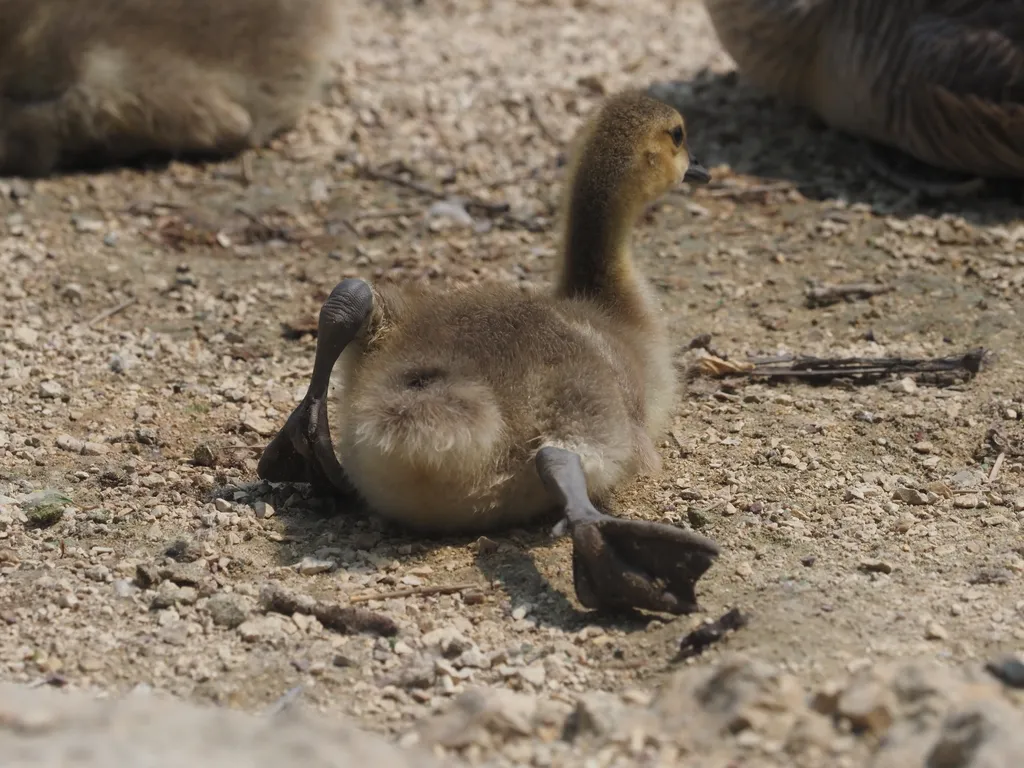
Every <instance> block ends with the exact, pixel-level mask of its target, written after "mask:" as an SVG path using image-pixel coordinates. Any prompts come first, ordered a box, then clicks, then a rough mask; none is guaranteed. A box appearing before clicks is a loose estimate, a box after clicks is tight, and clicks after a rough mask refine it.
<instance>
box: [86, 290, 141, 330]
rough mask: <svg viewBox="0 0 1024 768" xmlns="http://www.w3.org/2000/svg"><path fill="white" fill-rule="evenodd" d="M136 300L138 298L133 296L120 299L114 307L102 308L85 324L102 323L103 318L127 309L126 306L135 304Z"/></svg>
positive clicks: (90, 325)
mask: <svg viewBox="0 0 1024 768" xmlns="http://www.w3.org/2000/svg"><path fill="white" fill-rule="evenodd" d="M136 302H138V299H137V298H135V297H134V296H133V297H132V298H130V299H127V300H125V301H122V302H121V303H120V304H118V305H117V306H116V307H111V308H110V309H105V310H103V311H102V312H100V313H99V314H98V315H96V317H94V318H93V319H92V320H89V321H88V322H87V323H86V324H85V325H86V327H87V328H92V327H93V326H94V325H98V324H99V323H102V322H103V321H104V320H106V319H108V318H111V317H113V316H114V315H116V314H118V313H120V312H124V311H125V310H126V309H128V307H131V306H133V305H135V303H136Z"/></svg>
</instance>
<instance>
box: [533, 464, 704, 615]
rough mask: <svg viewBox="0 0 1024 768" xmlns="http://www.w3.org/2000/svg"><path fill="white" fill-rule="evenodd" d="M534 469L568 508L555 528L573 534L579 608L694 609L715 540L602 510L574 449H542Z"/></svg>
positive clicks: (573, 565)
mask: <svg viewBox="0 0 1024 768" xmlns="http://www.w3.org/2000/svg"><path fill="white" fill-rule="evenodd" d="M537 471H538V473H539V474H540V477H541V480H542V481H543V482H544V485H545V486H546V487H547V488H548V490H549V491H550V492H551V495H552V496H553V497H554V498H555V499H557V500H558V502H559V503H560V504H561V505H562V506H563V508H564V510H565V519H564V520H563V521H562V522H561V523H559V525H558V526H557V527H556V531H558V532H561V531H566V530H567V531H568V532H569V533H570V534H571V535H572V542H573V553H572V570H573V580H574V582H575V585H576V596H577V597H578V598H579V601H580V602H581V603H582V604H583V605H584V606H586V607H587V608H594V609H604V610H625V609H636V608H642V609H645V610H649V611H662V612H665V613H674V614H680V613H690V612H692V611H695V610H697V596H696V593H695V591H694V587H695V586H696V583H697V581H698V580H699V579H700V577H701V576H703V575H704V573H705V572H706V571H707V569H708V568H710V567H711V564H712V563H713V562H714V560H715V557H717V555H718V547H717V546H716V545H715V543H714V542H713V541H711V540H710V539H706V538H704V537H703V536H698V535H697V534H694V533H691V532H690V531H684V530H682V529H680V528H676V527H675V526H671V525H663V524H660V523H651V522H647V521H642V520H625V519H622V518H617V517H612V516H611V515H606V514H603V513H601V512H599V511H598V510H597V509H595V508H594V505H593V504H591V502H590V498H589V496H588V495H587V486H586V478H585V476H584V474H583V465H582V463H581V462H580V457H579V456H578V455H577V454H575V453H573V452H571V451H567V450H564V449H562V448H552V447H547V448H542V449H541V450H540V451H539V452H538V453H537Z"/></svg>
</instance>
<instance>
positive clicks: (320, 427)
mask: <svg viewBox="0 0 1024 768" xmlns="http://www.w3.org/2000/svg"><path fill="white" fill-rule="evenodd" d="M372 309H373V292H372V291H371V289H370V286H369V285H368V284H367V283H365V282H363V281H362V280H356V279H354V278H353V279H349V280H343V281H342V282H340V283H338V285H336V286H335V288H334V290H333V291H331V295H330V296H328V297H327V301H325V302H324V305H323V306H322V307H321V308H320V320H319V324H318V329H317V339H316V357H315V359H314V362H313V375H312V376H311V377H310V380H309V387H308V388H307V389H306V396H305V397H303V398H302V402H301V403H299V406H298V407H297V408H296V409H295V410H294V411H293V412H292V415H291V416H289V417H288V421H286V422H285V425H284V427H283V428H282V429H281V431H280V432H278V433H277V435H275V436H274V439H273V440H271V441H270V444H269V445H267V447H266V448H265V449H264V451H263V455H262V456H261V457H260V463H259V465H258V466H257V467H256V474H257V475H258V476H259V477H261V478H262V479H264V480H270V481H271V482H279V483H288V482H291V483H310V484H311V485H312V486H313V487H314V488H315V489H316V491H317V492H318V493H341V494H349V493H351V492H352V485H351V483H349V481H348V478H347V477H346V476H345V470H343V469H342V467H341V464H339V463H338V458H337V456H335V454H334V447H333V445H332V443H331V430H330V425H329V424H328V421H327V402H326V400H327V388H328V386H329V385H330V382H331V371H332V370H333V368H334V364H335V363H336V362H337V361H338V358H339V357H340V356H341V353H342V352H343V351H344V349H345V347H346V346H348V344H349V342H351V341H352V339H354V338H355V336H356V334H357V333H359V329H360V328H361V327H362V325H363V323H364V322H365V321H366V318H367V316H369V314H370V311H371V310H372Z"/></svg>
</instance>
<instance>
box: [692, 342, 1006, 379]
mask: <svg viewBox="0 0 1024 768" xmlns="http://www.w3.org/2000/svg"><path fill="white" fill-rule="evenodd" d="M985 352H986V350H984V349H982V348H979V349H973V350H971V351H970V352H968V353H966V354H963V355H953V356H950V357H940V358H932V359H927V358H926V359H916V358H907V357H842V358H829V357H804V356H800V357H793V356H786V357H779V358H769V359H767V360H754V361H749V362H735V361H732V360H723V359H722V358H720V357H713V356H708V357H703V358H701V359H700V360H698V361H697V362H696V363H694V366H693V367H694V370H695V371H696V372H697V373H699V374H703V375H705V376H712V377H715V378H724V377H726V376H749V377H751V378H753V377H765V378H768V379H805V380H812V381H830V380H832V379H836V378H840V377H842V378H853V379H857V380H860V381H861V382H865V381H877V380H878V379H881V378H884V377H886V376H892V375H895V374H918V373H954V372H964V373H967V374H968V375H969V376H974V375H975V374H977V373H978V372H979V371H980V370H981V364H982V360H983V359H984V357H985Z"/></svg>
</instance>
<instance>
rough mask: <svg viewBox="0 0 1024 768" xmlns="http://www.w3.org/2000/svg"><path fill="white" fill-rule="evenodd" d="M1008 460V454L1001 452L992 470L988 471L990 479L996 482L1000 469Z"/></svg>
mask: <svg viewBox="0 0 1024 768" xmlns="http://www.w3.org/2000/svg"><path fill="white" fill-rule="evenodd" d="M1005 460H1006V454H1005V453H1000V454H999V455H998V456H996V460H995V462H994V463H993V464H992V471H991V472H989V473H988V481H989V482H990V483H994V482H995V480H996V478H997V477H999V470H1000V469H1002V468H1003V462H1004V461H1005Z"/></svg>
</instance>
